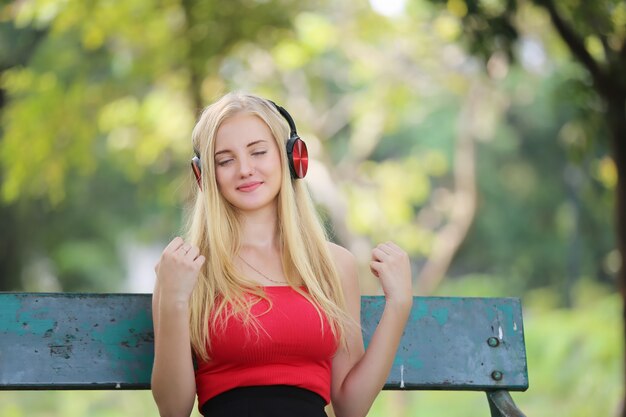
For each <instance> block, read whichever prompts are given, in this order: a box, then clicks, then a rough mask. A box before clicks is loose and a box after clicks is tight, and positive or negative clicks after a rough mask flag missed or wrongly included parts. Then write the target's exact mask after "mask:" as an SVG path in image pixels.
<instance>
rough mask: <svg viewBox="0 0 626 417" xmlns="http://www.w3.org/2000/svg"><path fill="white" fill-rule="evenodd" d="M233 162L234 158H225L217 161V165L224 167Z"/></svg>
mask: <svg viewBox="0 0 626 417" xmlns="http://www.w3.org/2000/svg"><path fill="white" fill-rule="evenodd" d="M231 162H233V160H232V159H225V160H223V161H219V162H218V163H217V165H219V166H221V167H223V166H226V165H228V164H230V163H231Z"/></svg>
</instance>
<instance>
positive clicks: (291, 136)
mask: <svg viewBox="0 0 626 417" xmlns="http://www.w3.org/2000/svg"><path fill="white" fill-rule="evenodd" d="M193 147H194V151H195V153H196V157H195V158H194V160H193V163H192V166H193V168H194V173H195V174H196V180H197V182H198V187H197V195H196V197H195V204H194V206H193V208H192V209H191V211H190V215H189V221H188V228H187V232H186V236H185V238H184V239H183V238H181V237H176V238H175V239H174V240H172V241H171V242H170V243H169V245H168V246H167V247H166V248H165V250H164V251H163V254H162V256H161V258H160V260H159V262H158V263H157V265H156V267H155V271H156V275H157V280H156V285H155V289H154V294H153V320H154V331H155V356H154V366H153V370H152V393H153V396H154V399H155V402H156V404H157V406H158V409H159V413H160V414H161V416H163V417H179V416H184V417H187V416H189V415H190V413H191V411H192V409H193V404H194V401H195V398H196V396H197V398H198V408H199V410H200V412H201V413H202V414H203V415H204V416H207V417H208V416H211V417H221V416H259V417H261V416H298V417H308V416H311V417H313V416H326V414H325V411H324V407H325V406H326V405H327V404H329V403H332V407H333V409H334V412H335V414H336V416H337V417H349V416H364V415H366V414H367V412H368V410H369V408H370V407H371V405H372V403H373V401H374V399H375V398H376V396H377V395H378V393H379V392H380V390H381V388H382V386H383V385H384V382H385V380H386V378H387V375H388V373H389V371H390V369H391V365H392V362H393V358H394V355H395V352H396V349H397V347H398V344H399V341H400V337H401V335H402V331H403V329H404V326H405V324H406V321H407V318H408V315H409V311H410V309H411V304H412V296H411V270H410V265H409V258H408V256H407V254H406V253H405V252H404V251H403V250H402V249H400V248H399V247H398V246H396V245H395V244H394V243H391V242H387V243H383V244H380V245H378V246H377V247H376V248H375V249H374V250H373V251H372V259H371V264H370V269H371V271H372V273H373V274H374V275H375V276H376V277H378V279H380V282H381V284H382V287H383V290H384V293H385V298H386V305H385V308H384V312H383V315H382V318H381V321H380V323H379V325H378V327H377V329H376V331H375V332H374V334H373V335H372V339H371V342H370V344H369V346H368V349H367V350H365V349H364V346H363V338H362V335H361V330H360V328H359V322H360V301H361V298H360V292H359V283H358V282H359V281H358V277H357V263H356V261H355V258H354V256H353V255H352V254H351V253H350V252H349V251H347V250H346V249H344V248H342V247H340V246H338V245H336V244H333V243H331V242H329V241H328V240H327V238H326V236H325V234H324V230H323V228H322V225H321V223H320V221H319V219H318V217H317V216H316V212H315V210H314V207H313V205H312V203H311V201H310V198H309V196H308V193H307V190H306V185H305V184H304V183H303V181H302V180H301V178H302V177H303V176H304V175H305V174H306V164H307V155H306V147H305V146H304V144H303V143H302V142H301V140H300V139H299V138H298V137H297V132H296V127H295V124H294V122H293V120H292V119H291V116H289V114H288V113H287V112H286V110H285V109H283V108H282V107H280V106H277V105H276V104H274V103H273V102H271V101H269V100H266V99H263V98H260V97H257V96H253V95H245V94H235V93H230V94H227V95H226V96H224V97H222V98H221V99H220V100H218V101H217V102H215V103H214V104H212V105H211V106H209V107H207V108H206V109H205V110H204V111H203V113H202V115H201V116H200V119H199V121H198V123H197V124H196V126H195V128H194V130H193Z"/></svg>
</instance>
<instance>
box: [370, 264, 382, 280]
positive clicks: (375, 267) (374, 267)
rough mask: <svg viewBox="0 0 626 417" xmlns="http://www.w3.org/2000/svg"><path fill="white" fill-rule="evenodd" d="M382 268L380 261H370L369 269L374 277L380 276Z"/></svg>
mask: <svg viewBox="0 0 626 417" xmlns="http://www.w3.org/2000/svg"><path fill="white" fill-rule="evenodd" d="M382 270H383V264H382V263H380V262H376V261H372V262H370V271H372V274H374V275H375V276H376V277H380V274H381V272H382Z"/></svg>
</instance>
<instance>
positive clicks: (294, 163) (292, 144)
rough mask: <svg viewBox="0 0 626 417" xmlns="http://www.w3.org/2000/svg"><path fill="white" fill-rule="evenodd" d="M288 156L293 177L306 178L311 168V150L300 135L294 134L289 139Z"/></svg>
mask: <svg viewBox="0 0 626 417" xmlns="http://www.w3.org/2000/svg"><path fill="white" fill-rule="evenodd" d="M287 158H288V159H289V171H290V172H291V178H293V179H302V178H304V176H305V175H306V172H307V170H308V169H309V152H308V150H307V147H306V143H304V141H303V140H302V139H300V137H298V136H294V137H292V138H291V139H289V141H287Z"/></svg>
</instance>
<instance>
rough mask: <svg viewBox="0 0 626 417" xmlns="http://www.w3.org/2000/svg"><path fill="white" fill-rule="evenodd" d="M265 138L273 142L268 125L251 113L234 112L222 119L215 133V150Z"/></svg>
mask: <svg viewBox="0 0 626 417" xmlns="http://www.w3.org/2000/svg"><path fill="white" fill-rule="evenodd" d="M258 140H266V141H268V142H270V143H274V142H275V141H274V136H273V135H272V131H271V130H270V128H269V126H268V125H267V124H266V123H265V122H264V121H263V119H261V118H260V117H258V116H255V115H253V114H247V113H242V114H236V115H234V116H231V117H229V118H228V119H226V120H224V121H223V122H222V124H221V125H220V127H219V128H218V129H217V133H216V135H215V151H216V152H219V151H221V150H225V149H232V148H233V147H240V146H241V147H245V146H247V145H248V144H249V143H250V142H253V141H258Z"/></svg>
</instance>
